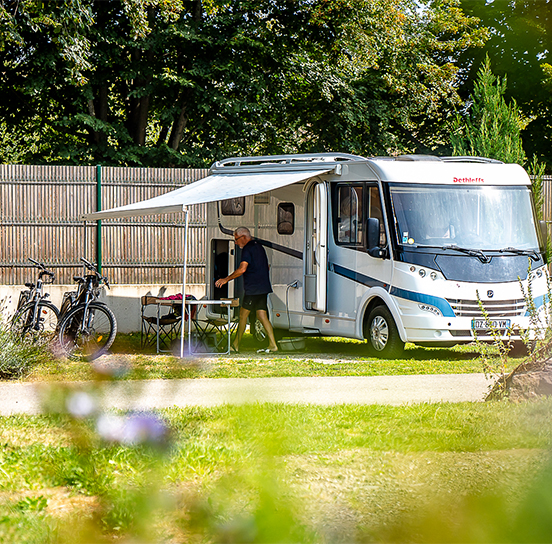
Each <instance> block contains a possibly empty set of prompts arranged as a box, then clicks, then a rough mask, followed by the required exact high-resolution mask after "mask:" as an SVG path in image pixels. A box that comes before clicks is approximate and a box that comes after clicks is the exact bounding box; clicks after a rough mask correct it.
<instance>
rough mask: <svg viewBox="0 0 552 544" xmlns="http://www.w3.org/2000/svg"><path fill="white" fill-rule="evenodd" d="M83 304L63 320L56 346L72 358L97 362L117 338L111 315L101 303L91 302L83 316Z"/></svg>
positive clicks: (115, 326)
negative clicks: (58, 345)
mask: <svg viewBox="0 0 552 544" xmlns="http://www.w3.org/2000/svg"><path fill="white" fill-rule="evenodd" d="M85 309H86V305H85V304H79V305H78V306H75V307H74V308H73V309H72V310H70V311H69V312H67V314H66V315H65V316H64V317H63V318H62V320H61V324H60V326H59V343H60V346H61V348H62V350H63V351H64V352H65V353H66V354H67V355H68V356H69V357H72V358H76V357H85V358H86V359H88V360H93V359H96V358H97V357H100V355H103V354H104V353H106V352H107V350H108V349H109V348H110V347H111V345H112V344H113V342H114V340H115V336H116V335H117V321H116V320H115V315H114V314H113V312H112V311H111V310H110V309H109V308H108V307H107V306H106V305H105V304H103V303H101V302H91V303H90V304H89V305H88V309H87V310H86V315H85Z"/></svg>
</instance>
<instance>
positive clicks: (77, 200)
mask: <svg viewBox="0 0 552 544" xmlns="http://www.w3.org/2000/svg"><path fill="white" fill-rule="evenodd" d="M208 172H209V171H208V170H206V169H176V168H175V169H172V168H120V167H119V168H118V167H93V166H24V165H0V284H1V285H14V284H22V283H24V282H25V281H30V279H31V278H33V277H34V273H33V272H30V271H29V260H28V259H29V257H31V258H33V259H35V260H37V261H42V262H45V263H47V264H48V266H49V267H51V268H52V269H53V270H54V272H56V276H57V283H62V284H63V283H72V277H73V275H75V274H80V273H81V272H82V266H81V265H80V264H79V260H80V257H85V258H87V259H88V260H91V261H94V262H98V260H99V261H100V262H101V264H102V268H103V270H104V271H105V273H106V275H107V276H108V277H109V279H110V281H111V282H112V283H118V284H123V283H130V284H151V283H154V284H155V283H180V282H181V281H182V271H181V269H182V264H183V262H182V261H183V255H184V245H183V242H184V223H183V215H184V214H167V215H158V216H149V217H148V216H146V217H143V218H124V219H115V220H103V221H102V222H101V227H98V225H97V223H96V222H92V223H88V224H85V223H83V222H82V221H81V220H80V219H79V218H80V216H81V215H82V214H84V213H89V212H92V211H96V210H98V209H103V210H105V209H108V208H113V207H116V206H123V205H125V204H130V203H132V202H137V201H140V200H145V199H147V198H152V197H154V196H157V195H159V194H162V193H165V192H167V191H171V190H173V189H176V188H178V187H182V186H183V185H186V184H188V183H192V182H193V181H196V180H198V179H201V178H203V177H205V176H206V175H208ZM544 194H545V199H544V216H545V219H547V220H548V221H552V176H546V177H545V179H544ZM205 220H206V205H205V204H200V205H196V206H192V207H190V244H189V246H188V277H187V281H188V282H189V283H200V284H201V283H204V282H205V259H206V247H207V246H206V240H205V225H206V222H205Z"/></svg>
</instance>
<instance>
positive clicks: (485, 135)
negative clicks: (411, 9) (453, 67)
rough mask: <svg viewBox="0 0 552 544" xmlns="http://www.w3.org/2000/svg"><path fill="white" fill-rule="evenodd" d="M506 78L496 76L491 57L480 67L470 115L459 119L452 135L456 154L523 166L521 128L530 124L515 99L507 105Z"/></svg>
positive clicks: (523, 153) (469, 111)
mask: <svg viewBox="0 0 552 544" xmlns="http://www.w3.org/2000/svg"><path fill="white" fill-rule="evenodd" d="M505 93H506V78H503V79H502V80H501V79H500V78H498V77H496V76H495V75H494V74H493V72H492V70H491V61H490V59H489V57H487V58H486V59H485V61H484V63H483V65H482V66H481V68H480V69H479V73H478V76H477V81H476V82H475V85H474V91H473V95H472V96H471V104H470V106H469V108H468V111H467V116H466V117H465V119H462V118H461V117H460V116H459V117H458V118H457V122H456V130H455V132H454V134H453V136H452V138H451V142H452V146H453V149H454V154H455V155H472V156H474V155H475V156H480V157H488V158H492V159H497V160H501V161H504V162H508V163H518V164H520V165H523V164H524V163H525V161H526V155H525V152H524V150H523V145H522V140H521V131H522V130H523V129H524V128H525V127H526V126H527V124H528V120H527V119H526V118H524V117H523V116H522V114H521V112H520V110H519V108H518V106H517V104H516V101H515V100H513V99H512V101H511V102H510V104H507V103H506V101H505V99H504V95H505Z"/></svg>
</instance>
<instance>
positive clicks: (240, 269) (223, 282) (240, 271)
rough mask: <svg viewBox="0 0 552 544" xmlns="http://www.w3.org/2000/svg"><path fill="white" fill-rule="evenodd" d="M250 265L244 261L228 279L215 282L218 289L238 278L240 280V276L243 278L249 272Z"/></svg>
mask: <svg viewBox="0 0 552 544" xmlns="http://www.w3.org/2000/svg"><path fill="white" fill-rule="evenodd" d="M248 265H249V263H248V262H247V261H242V262H241V263H240V266H238V268H237V269H236V270H234V272H232V274H230V275H229V276H227V277H226V278H220V280H217V281H216V282H215V286H216V287H222V286H223V285H226V284H227V283H228V282H229V281H231V280H235V279H236V278H239V277H240V276H243V274H244V273H245V271H246V270H247V267H248Z"/></svg>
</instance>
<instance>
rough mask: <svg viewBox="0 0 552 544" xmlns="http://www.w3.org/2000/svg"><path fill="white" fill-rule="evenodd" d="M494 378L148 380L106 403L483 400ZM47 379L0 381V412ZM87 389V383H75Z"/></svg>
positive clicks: (115, 387)
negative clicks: (490, 379) (38, 382)
mask: <svg viewBox="0 0 552 544" xmlns="http://www.w3.org/2000/svg"><path fill="white" fill-rule="evenodd" d="M489 384H490V382H489V381H487V380H486V378H485V376H484V375H483V374H426V375H410V376H361V377H358V376H354V377H351V376H343V377H316V378H312V377H310V378H249V379H245V378H229V379H209V378H206V379H200V380H194V379H185V380H144V381H121V382H112V383H107V384H105V385H104V386H102V387H101V389H100V392H99V393H98V395H99V397H100V398H99V399H98V402H99V404H100V405H101V406H102V407H103V408H106V409H107V408H120V409H132V410H147V409H154V408H167V407H171V406H215V405H219V404H242V403H248V402H285V403H303V404H322V405H332V404H389V405H402V404H412V403H421V402H431V403H433V402H464V401H475V402H477V401H482V400H483V399H484V397H485V395H486V393H487V392H488V388H489ZM46 387H47V386H44V385H39V384H33V383H5V382H4V383H0V398H1V399H2V401H1V403H0V415H11V414H16V413H26V414H37V413H40V412H41V399H42V398H43V396H44V395H45V394H46ZM75 388H78V389H86V388H87V384H86V383H80V384H75Z"/></svg>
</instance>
